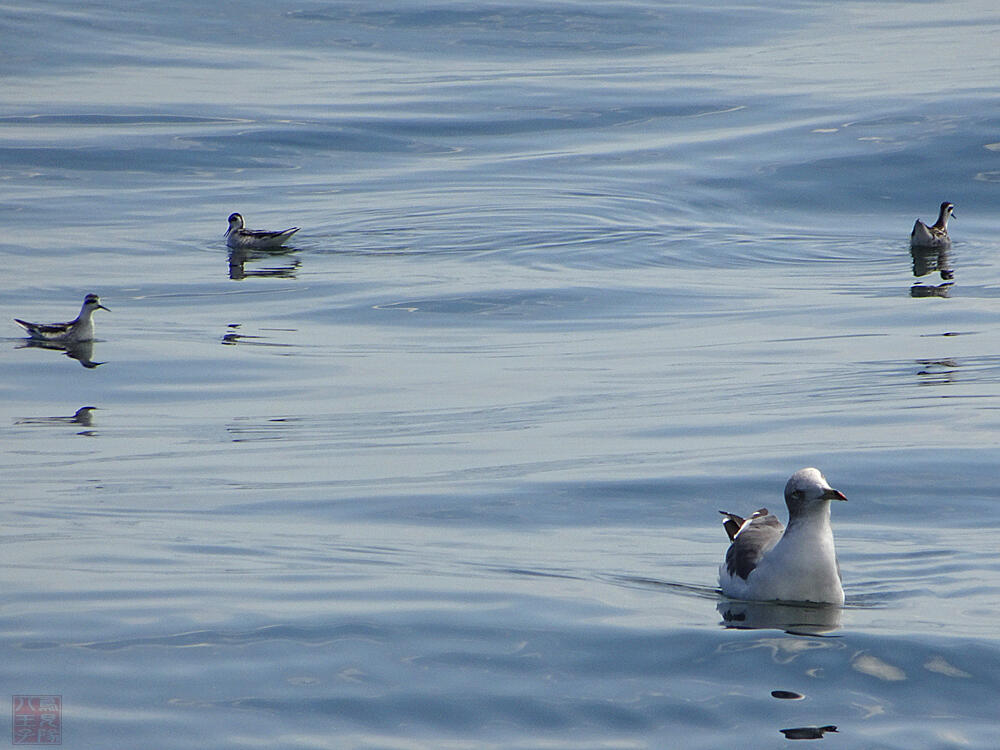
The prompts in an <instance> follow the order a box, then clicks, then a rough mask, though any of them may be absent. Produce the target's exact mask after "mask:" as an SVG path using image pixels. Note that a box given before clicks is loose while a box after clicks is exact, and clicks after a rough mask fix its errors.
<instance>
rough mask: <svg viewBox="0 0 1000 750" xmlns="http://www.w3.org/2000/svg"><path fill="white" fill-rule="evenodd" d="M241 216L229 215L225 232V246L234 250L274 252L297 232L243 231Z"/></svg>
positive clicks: (287, 230)
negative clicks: (227, 227)
mask: <svg viewBox="0 0 1000 750" xmlns="http://www.w3.org/2000/svg"><path fill="white" fill-rule="evenodd" d="M244 226H245V225H244V223H243V216H242V215H241V214H229V229H227V230H226V244H227V245H229V247H231V248H233V249H234V250H274V249H276V248H279V247H281V246H282V245H284V244H285V242H286V241H287V240H288V238H289V237H291V236H292V235H293V234H295V233H296V232H297V231H299V228H298V227H292V228H291V229H285V230H284V231H281V232H266V231H263V230H260V229H245V228H244Z"/></svg>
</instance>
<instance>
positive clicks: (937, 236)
mask: <svg viewBox="0 0 1000 750" xmlns="http://www.w3.org/2000/svg"><path fill="white" fill-rule="evenodd" d="M954 215H955V204H954V203H949V202H948V201H945V202H944V203H942V204H941V210H940V211H939V212H938V218H937V221H936V222H934V224H933V225H932V226H927V225H926V224H924V222H922V221H920V219H917V221H916V223H915V224H914V225H913V231H912V232H910V246H911V247H942V246H944V245H947V244H950V243H951V237H949V236H948V219H949V218H951V217H952V216H954Z"/></svg>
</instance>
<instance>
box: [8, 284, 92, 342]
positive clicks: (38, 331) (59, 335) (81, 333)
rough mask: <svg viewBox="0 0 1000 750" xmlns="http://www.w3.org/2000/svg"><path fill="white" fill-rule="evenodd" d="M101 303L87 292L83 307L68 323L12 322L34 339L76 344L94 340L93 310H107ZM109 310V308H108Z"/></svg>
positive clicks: (15, 319)
mask: <svg viewBox="0 0 1000 750" xmlns="http://www.w3.org/2000/svg"><path fill="white" fill-rule="evenodd" d="M107 309H108V308H106V307H105V306H104V305H102V304H101V298H100V297H98V296H97V295H96V294H88V295H87V296H86V297H84V299H83V307H81V308H80V314H79V315H78V316H77V317H76V319H75V320H71V321H69V322H68V323H29V322H28V321H26V320H20V319H18V318H14V322H15V323H17V324H18V325H19V326H21V327H22V328H23V329H24V330H26V331H27V332H28V335H29V336H30V337H31V338H32V339H33V340H35V341H47V342H50V343H53V344H76V343H78V342H81V341H93V340H94V321H93V320H91V316H93V314H94V311H95V310H107ZM109 312H110V310H109Z"/></svg>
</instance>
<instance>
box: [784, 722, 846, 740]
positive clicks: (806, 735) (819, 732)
mask: <svg viewBox="0 0 1000 750" xmlns="http://www.w3.org/2000/svg"><path fill="white" fill-rule="evenodd" d="M778 731H780V732H781V733H782V734H783V735H785V739H786V740H821V739H823V735H824V734H826V733H827V732H836V731H837V727H835V726H834V725H833V724H828V725H826V726H825V727H795V728H793V729H780V730H778Z"/></svg>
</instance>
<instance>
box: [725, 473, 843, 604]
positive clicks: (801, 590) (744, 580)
mask: <svg viewBox="0 0 1000 750" xmlns="http://www.w3.org/2000/svg"><path fill="white" fill-rule="evenodd" d="M831 500H847V498H846V497H844V496H843V494H841V493H840V492H838V491H837V490H835V489H833V488H832V487H831V486H830V485H829V483H827V481H826V478H825V477H824V476H823V475H822V474H821V473H820V472H819V470H818V469H800V470H799V471H797V472H795V473H794V474H792V476H791V478H790V479H789V480H788V483H787V484H786V485H785V504H786V505H788V528H787V529H783V528H782V526H781V522H779V521H778V519H777V518H775V517H774V516H772V515H770V514H769V513H768V512H767V508H761V509H760V510H758V511H756V512H755V513H754V514H753V515H752V516H750V518H747V519H743V518H741V517H740V516H737V515H735V514H733V513H727V512H726V511H719V512H720V513H722V515H723V516H725V517H726V518H725V520H724V521H723V522H722V523H723V526H724V527H725V529H726V532H727V533H728V534H729V538H730V540H731V541H732V544H730V545H729V550H728V551H727V552H726V561H725V562H724V563H723V564H722V565H721V566H719V584H720V585H721V586H722V593H723V594H725V595H726V596H729V597H732V598H733V599H752V600H757V601H775V600H780V601H786V602H815V603H819V604H843V603H844V589H843V586H842V585H841V582H840V565H839V564H838V563H837V552H836V550H835V549H834V545H833V529H831V528H830V501H831Z"/></svg>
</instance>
